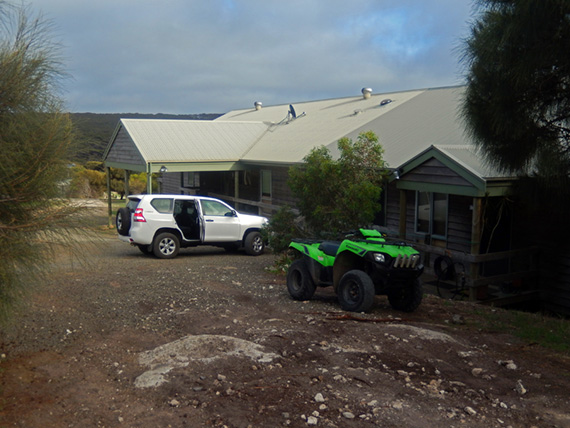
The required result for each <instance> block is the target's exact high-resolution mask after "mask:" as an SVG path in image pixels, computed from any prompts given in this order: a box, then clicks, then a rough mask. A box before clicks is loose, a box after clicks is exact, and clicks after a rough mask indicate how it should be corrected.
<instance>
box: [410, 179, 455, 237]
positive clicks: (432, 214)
mask: <svg viewBox="0 0 570 428" xmlns="http://www.w3.org/2000/svg"><path fill="white" fill-rule="evenodd" d="M421 193H424V194H427V195H428V208H429V218H428V220H427V223H428V228H427V229H428V230H427V231H424V230H419V229H418V228H419V225H420V219H419V217H420V216H419V209H420V194H421ZM436 194H437V195H443V196H445V198H444V199H436V197H435V195H436ZM442 200H444V201H445V219H444V221H443V223H444V228H445V232H444V234H443V235H441V234H437V233H434V223H435V219H436V201H442ZM422 206H423V205H422ZM414 216H415V223H414V232H415V233H417V234H419V235H423V236H430V237H431V238H434V239H440V240H447V231H448V225H449V194H448V193H441V192H426V191H420V190H416V201H415V210H414Z"/></svg>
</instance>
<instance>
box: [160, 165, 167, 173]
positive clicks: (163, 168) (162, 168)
mask: <svg viewBox="0 0 570 428" xmlns="http://www.w3.org/2000/svg"><path fill="white" fill-rule="evenodd" d="M159 171H160V173H161V174H164V173H165V172H166V171H168V168H167V167H165V166H164V165H162V166H161V167H160V170H159Z"/></svg>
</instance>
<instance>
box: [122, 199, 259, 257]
mask: <svg viewBox="0 0 570 428" xmlns="http://www.w3.org/2000/svg"><path fill="white" fill-rule="evenodd" d="M266 223H267V219H266V218H265V217H260V216H256V215H248V214H241V213H238V212H237V211H236V210H234V209H233V208H232V207H230V206H229V205H227V204H225V203H224V202H222V201H220V200H218V199H214V198H208V197H205V196H188V195H131V196H129V197H128V202H127V206H126V207H125V208H120V209H119V211H118V212H117V217H116V226H117V231H118V232H119V239H120V240H121V241H124V242H128V243H130V244H132V245H136V246H137V247H138V248H139V249H140V250H141V251H142V252H143V253H154V255H155V256H156V257H159V258H162V259H170V258H173V257H176V255H177V254H178V251H179V250H180V248H182V247H193V246H197V245H214V246H218V247H224V248H226V249H228V250H233V249H236V250H237V249H238V248H241V247H243V248H245V251H246V252H247V253H248V254H251V255H254V256H257V255H259V254H262V253H263V250H264V243H263V239H262V237H261V234H260V230H261V227H262V226H263V225H264V224H266Z"/></svg>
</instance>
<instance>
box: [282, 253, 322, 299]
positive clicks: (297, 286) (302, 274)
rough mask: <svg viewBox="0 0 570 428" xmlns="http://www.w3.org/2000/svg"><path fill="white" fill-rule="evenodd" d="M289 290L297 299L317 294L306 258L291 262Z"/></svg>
mask: <svg viewBox="0 0 570 428" xmlns="http://www.w3.org/2000/svg"><path fill="white" fill-rule="evenodd" d="M287 290H289V294H290V295H291V297H292V298H293V299H295V300H309V299H311V297H313V294H315V283H314V282H313V278H311V274H310V273H309V269H307V264H306V263H305V260H303V259H299V260H295V261H294V262H293V263H291V266H290V267H289V271H288V272H287Z"/></svg>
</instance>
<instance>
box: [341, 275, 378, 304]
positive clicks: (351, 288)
mask: <svg viewBox="0 0 570 428" xmlns="http://www.w3.org/2000/svg"><path fill="white" fill-rule="evenodd" d="M337 294H338V300H339V303H340V307H341V308H342V309H344V310H345V311H351V312H366V311H367V310H368V309H370V307H371V306H372V304H373V303H374V295H375V291H374V283H373V282H372V279H371V278H370V277H369V276H368V275H367V274H366V273H364V272H363V271H361V270H349V271H348V272H347V273H345V274H344V275H343V276H342V278H341V279H340V282H339V284H338V290H337Z"/></svg>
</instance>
